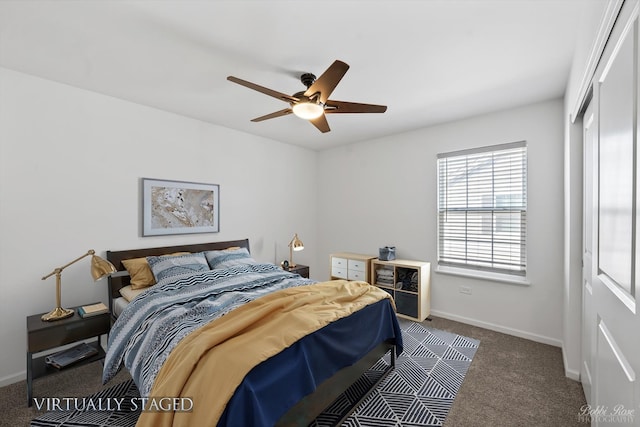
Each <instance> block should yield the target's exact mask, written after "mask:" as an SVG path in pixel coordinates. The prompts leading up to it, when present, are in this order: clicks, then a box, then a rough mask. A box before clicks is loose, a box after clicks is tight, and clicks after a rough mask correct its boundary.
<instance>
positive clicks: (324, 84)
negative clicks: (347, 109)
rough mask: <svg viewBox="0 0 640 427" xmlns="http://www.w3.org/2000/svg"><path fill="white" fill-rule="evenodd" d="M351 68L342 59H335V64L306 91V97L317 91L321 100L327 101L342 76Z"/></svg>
mask: <svg viewBox="0 0 640 427" xmlns="http://www.w3.org/2000/svg"><path fill="white" fill-rule="evenodd" d="M348 69H349V66H348V65H347V64H345V63H344V62H342V61H334V62H333V64H331V65H330V66H329V68H327V70H326V71H325V72H324V73H322V75H321V76H320V77H318V78H317V79H316V81H315V82H313V84H312V85H311V86H309V88H308V89H307V90H306V91H305V92H304V95H305V96H306V97H310V96H311V95H313V94H315V93H318V92H319V93H320V98H319V99H320V102H322V103H323V104H324V103H325V102H327V99H329V96H330V95H331V92H333V90H334V89H335V88H336V86H337V85H338V83H339V82H340V80H342V77H344V75H345V73H346V72H347V70H348Z"/></svg>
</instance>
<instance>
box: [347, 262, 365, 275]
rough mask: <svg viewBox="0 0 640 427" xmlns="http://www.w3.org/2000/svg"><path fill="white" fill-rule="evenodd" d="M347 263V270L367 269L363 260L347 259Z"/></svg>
mask: <svg viewBox="0 0 640 427" xmlns="http://www.w3.org/2000/svg"><path fill="white" fill-rule="evenodd" d="M348 264H349V272H351V270H356V271H367V265H366V263H365V262H364V261H360V260H356V259H350V260H348Z"/></svg>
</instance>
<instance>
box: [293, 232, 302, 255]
mask: <svg viewBox="0 0 640 427" xmlns="http://www.w3.org/2000/svg"><path fill="white" fill-rule="evenodd" d="M291 249H293V250H294V251H296V252H297V251H301V250H303V249H304V243H302V240H300V238H299V237H298V233H296V235H295V236H293V240H291Z"/></svg>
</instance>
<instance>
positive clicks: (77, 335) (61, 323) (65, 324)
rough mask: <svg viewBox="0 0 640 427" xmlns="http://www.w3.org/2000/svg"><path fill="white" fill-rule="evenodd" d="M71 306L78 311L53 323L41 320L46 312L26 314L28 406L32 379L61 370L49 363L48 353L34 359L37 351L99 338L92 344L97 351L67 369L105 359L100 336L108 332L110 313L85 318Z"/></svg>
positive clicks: (31, 392) (31, 395) (31, 391)
mask: <svg viewBox="0 0 640 427" xmlns="http://www.w3.org/2000/svg"><path fill="white" fill-rule="evenodd" d="M72 308H73V310H74V311H75V313H74V314H73V316H72V317H68V318H66V319H62V320H57V321H53V322H44V321H43V320H42V319H41V317H42V315H43V314H44V313H40V314H35V315H33V316H29V317H27V406H31V400H32V397H33V380H35V379H36V378H40V377H44V376H47V375H51V374H53V373H56V372H60V369H57V368H54V367H53V366H50V365H47V363H46V362H45V357H46V355H45V356H42V357H38V358H35V359H34V358H33V354H34V353H39V352H41V351H45V350H51V349H54V348H56V347H60V346H63V345H65V344H70V343H74V342H77V341H82V340H86V339H89V338H94V337H96V338H97V339H96V340H95V341H94V342H91V343H90V345H93V346H95V347H96V349H97V350H98V354H96V355H95V356H92V357H89V358H87V359H84V360H81V361H79V362H77V363H74V364H73V365H71V366H69V367H67V368H65V369H71V368H72V367H76V366H81V365H84V364H87V363H91V362H95V361H96V360H100V359H102V358H104V355H105V352H104V350H103V349H102V346H101V345H100V337H101V336H102V335H106V334H108V333H109V328H110V326H111V323H110V318H111V313H102V314H98V315H96V316H91V317H86V318H82V317H80V315H79V314H78V307H72Z"/></svg>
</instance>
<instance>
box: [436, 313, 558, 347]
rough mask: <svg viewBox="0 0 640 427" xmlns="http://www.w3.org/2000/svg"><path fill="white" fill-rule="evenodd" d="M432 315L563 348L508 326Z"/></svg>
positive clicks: (448, 314)
mask: <svg viewBox="0 0 640 427" xmlns="http://www.w3.org/2000/svg"><path fill="white" fill-rule="evenodd" d="M431 314H432V315H434V316H436V317H442V318H444V319H449V320H454V321H456V322H460V323H466V324H468V325H473V326H478V327H480V328H484V329H489V330H491V331H495V332H500V333H503V334H507V335H513V336H515V337H519V338H524V339H527V340H530V341H535V342H539V343H542V344H548V345H552V346H554V347H560V348H562V341H561V340H559V339H556V338H551V337H545V336H544V335H538V334H534V333H531V332H527V331H522V330H520V329H515V328H509V327H507V326H501V325H496V324H495V323H490V322H483V321H482V320H476V319H471V318H469V317H463V316H458V315H457V314H451V313H446V312H444V311H439V310H431Z"/></svg>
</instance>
